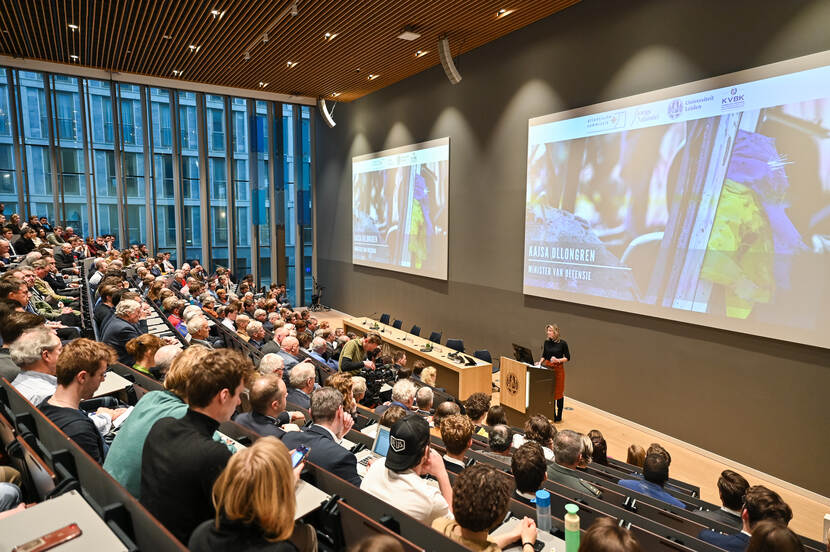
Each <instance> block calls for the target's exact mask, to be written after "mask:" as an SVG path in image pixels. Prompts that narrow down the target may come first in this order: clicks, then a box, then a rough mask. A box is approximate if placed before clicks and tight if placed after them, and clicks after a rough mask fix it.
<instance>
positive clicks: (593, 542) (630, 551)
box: [579, 517, 641, 552]
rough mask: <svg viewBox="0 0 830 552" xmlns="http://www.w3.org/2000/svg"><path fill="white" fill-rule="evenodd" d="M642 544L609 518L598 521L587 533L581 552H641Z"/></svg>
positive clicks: (580, 545)
mask: <svg viewBox="0 0 830 552" xmlns="http://www.w3.org/2000/svg"><path fill="white" fill-rule="evenodd" d="M640 551H641V548H640V543H638V542H637V539H635V538H634V536H633V535H632V534H631V533H630V532H629V531H628V530H627V529H623V528H622V527H620V526H619V525H618V524H617V522H616V521H615V520H613V519H611V518H609V517H601V518H599V519H597V520H596V521H595V522H594V523H592V524H591V526H590V527H589V528H588V530H587V531H585V534H584V535H583V536H582V539H581V540H580V543H579V552H640Z"/></svg>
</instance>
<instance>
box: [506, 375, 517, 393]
mask: <svg viewBox="0 0 830 552" xmlns="http://www.w3.org/2000/svg"><path fill="white" fill-rule="evenodd" d="M507 392H508V393H510V394H511V395H515V394H516V393H518V392H519V378H517V377H516V374H510V375H509V376H507Z"/></svg>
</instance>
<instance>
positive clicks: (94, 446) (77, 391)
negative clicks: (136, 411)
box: [39, 338, 124, 463]
mask: <svg viewBox="0 0 830 552" xmlns="http://www.w3.org/2000/svg"><path fill="white" fill-rule="evenodd" d="M114 361H115V352H114V351H113V350H112V348H111V347H109V346H107V345H105V344H103V343H98V342H96V341H91V340H89V339H84V338H80V339H76V340H75V341H73V342H72V343H69V344H68V345H67V346H66V347H64V348H63V351H62V352H61V355H60V357H59V358H58V363H57V367H56V376H57V383H58V387H57V389H55V394H54V395H52V396H51V397H49V398H48V399H47V400H45V401H43V402H42V403H41V404H40V406H39V408H40V410H41V412H43V414H44V415H46V417H47V418H49V419H50V420H52V422H53V423H54V424H55V425H56V426H58V428H59V429H60V430H61V431H63V432H64V433H65V434H66V435H67V436H68V437H69V438H70V439H72V440H73V441H75V442H76V443H77V444H78V445H79V446H80V447H81V448H82V449H84V451H86V453H87V454H89V455H90V456H91V457H92V458H93V459H94V460H95V461H96V462H98V463H102V462H103V461H104V458H105V457H106V455H107V446H106V445H105V444H104V441H103V439H102V438H101V433H100V432H99V431H98V428H97V427H95V423H94V422H93V421H92V420H90V419H89V417H88V416H87V415H86V414H85V413H84V412H82V411H81V410H80V404H81V401H82V400H85V399H90V398H92V395H93V394H94V393H95V391H96V390H97V389H98V386H99V385H101V382H102V381H104V376H105V375H106V371H107V366H108V365H109V364H110V363H111V362H114ZM99 410H100V409H99ZM123 413H124V411H123V410H122V409H119V410H112V411H109V414H110V415H111V417H112V419H116V418H118V416H121V415H123Z"/></svg>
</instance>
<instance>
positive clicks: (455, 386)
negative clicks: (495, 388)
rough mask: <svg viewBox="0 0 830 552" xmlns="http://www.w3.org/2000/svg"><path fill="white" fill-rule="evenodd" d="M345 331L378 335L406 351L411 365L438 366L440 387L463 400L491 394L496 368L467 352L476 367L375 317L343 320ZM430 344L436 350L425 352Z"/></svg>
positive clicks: (425, 340)
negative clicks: (373, 318) (462, 363)
mask: <svg viewBox="0 0 830 552" xmlns="http://www.w3.org/2000/svg"><path fill="white" fill-rule="evenodd" d="M375 324H377V325H378V328H377V329H373V327H374V325H375ZM343 328H344V329H345V330H346V331H347V332H348V331H352V332H355V333H356V334H360V335H366V334H367V333H369V332H376V333H377V334H378V335H380V337H381V339H382V340H383V342H384V343H385V344H387V345H389V346H390V347H392V348H395V349H401V350H403V351H405V352H406V362H407V365H410V366H411V365H412V364H413V363H414V362H415V361H416V360H423V361H424V362H426V363H427V365H429V366H434V367H435V369H436V370H437V372H438V377H437V379H436V383H437V386H438V387H443V388H444V389H446V391H447V393H449V394H450V395H454V396H456V397H458V398H459V399H461V400H465V399H466V398H467V397H469V396H470V395H472V394H473V393H478V392H482V393H487V394H488V395H489V394H490V391H491V386H492V381H493V379H492V378H493V365H492V364H490V363H489V362H484V361H482V360H479V359H477V358H475V357H473V356H472V355H468V354H467V353H464V355H465V356H469V357H470V358H472V359H473V360H475V362H476V364H475V366H466V365H461V364H459V363H457V362H454V361H453V360H452V359H451V358H449V356H448V355H449V354H450V353H453V352H455V351H453V350H452V349H450V348H449V347H446V346H444V345H439V344H438V343H432V342H431V341H429V340H428V339H424V338H423V337H417V336H414V335H412V334H410V333H407V332H405V331H402V330H397V329H395V328H393V327H392V326H388V325H386V324H381V323H380V322H377V321H376V320H372V319H371V318H346V319H344V320H343ZM427 343H430V344H431V345H432V347H433V349H432V351H430V352H425V351H421V347H423V346H424V345H426V344H427Z"/></svg>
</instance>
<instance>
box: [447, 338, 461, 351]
mask: <svg viewBox="0 0 830 552" xmlns="http://www.w3.org/2000/svg"><path fill="white" fill-rule="evenodd" d="M447 347H449V348H450V349H454V350H456V351H458V352H459V353H463V352H464V341H462V340H461V339H448V340H447Z"/></svg>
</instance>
